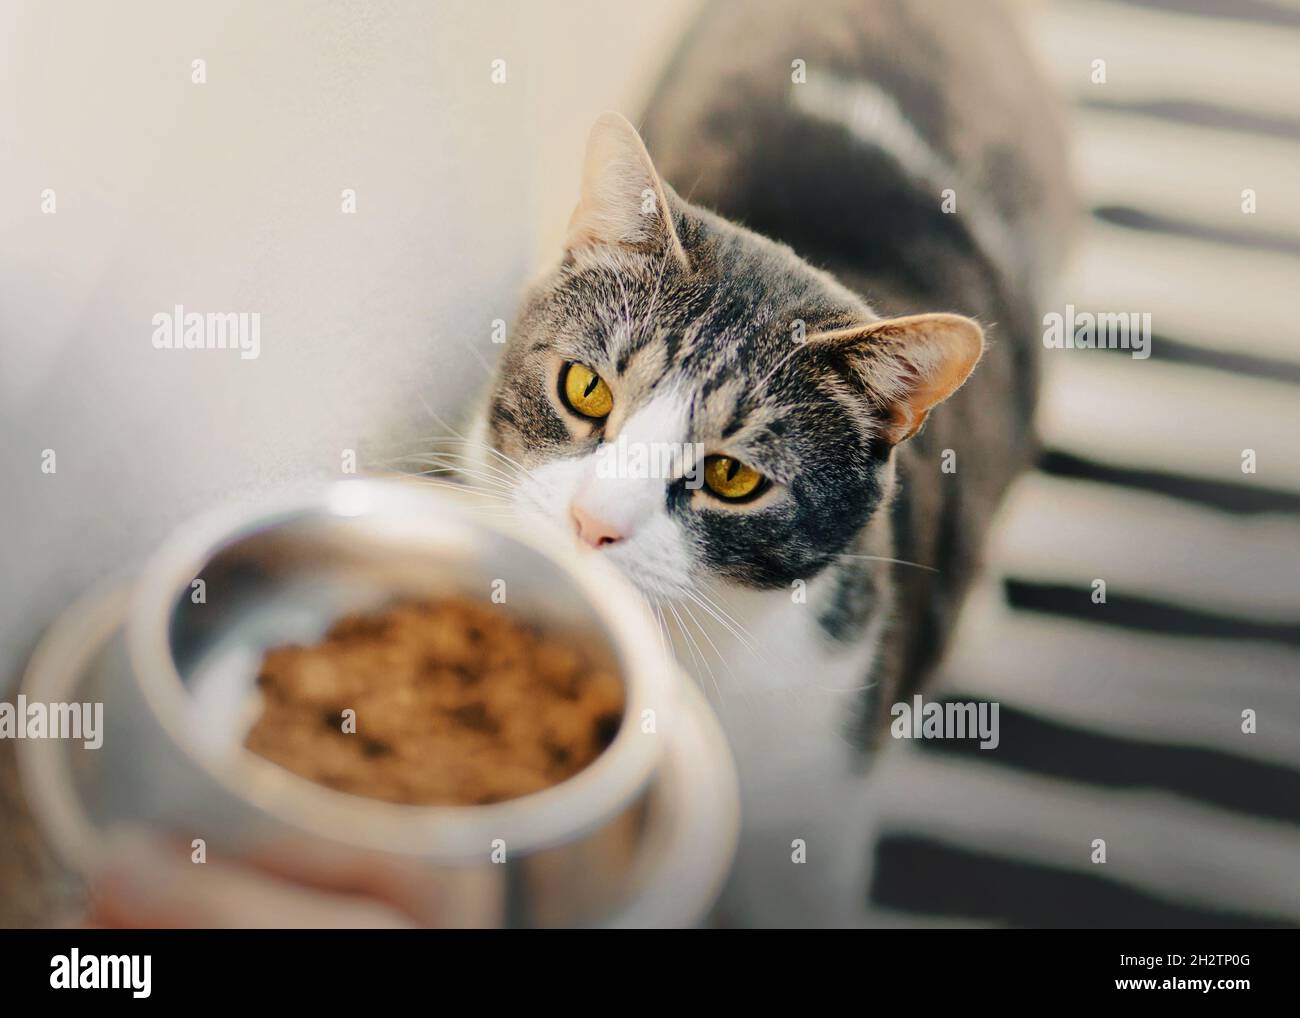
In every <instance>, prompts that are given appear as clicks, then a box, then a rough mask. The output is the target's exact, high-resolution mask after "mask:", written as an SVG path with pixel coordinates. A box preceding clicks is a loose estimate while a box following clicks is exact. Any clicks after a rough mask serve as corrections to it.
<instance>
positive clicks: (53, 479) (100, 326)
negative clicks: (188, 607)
mask: <svg viewBox="0 0 1300 1018" xmlns="http://www.w3.org/2000/svg"><path fill="white" fill-rule="evenodd" d="M694 2H695V0H672V2H668V3H661V4H654V5H651V4H644V3H638V2H631V0H618V2H609V0H606V2H595V0H583V2H562V0H551V2H547V3H528V2H500V0H497V2H476V3H473V2H464V3H437V4H434V3H416V2H412V3H373V2H372V3H362V2H339V3H328V4H326V3H309V2H305V0H279V2H275V3H253V2H244V3H238V2H225V3H222V2H204V3H199V2H183V3H182V2H165V0H151V2H133V3H130V4H111V5H110V4H101V3H94V2H90V0H84V2H50V0H19V2H16V3H6V4H5V5H3V7H0V146H2V149H0V152H2V154H0V490H2V491H3V495H2V496H0V549H2V550H0V554H2V556H3V561H2V563H0V564H2V566H3V578H2V581H0V583H2V586H0V688H3V686H4V684H5V682H6V680H8V681H12V680H13V679H14V678H16V674H17V670H18V668H19V667H20V666H21V664H22V662H23V660H24V659H25V657H26V655H27V654H28V653H29V652H30V650H31V648H32V646H33V645H34V642H35V640H36V638H37V636H38V635H39V632H40V630H41V629H42V628H43V627H44V626H45V625H46V624H47V623H48V622H49V621H51V620H52V618H53V616H54V615H55V614H56V613H57V611H58V610H59V609H60V608H61V607H63V606H64V605H65V604H66V603H67V602H68V601H69V600H70V599H71V598H72V597H73V596H75V594H76V593H77V592H78V591H79V590H81V589H82V588H83V587H85V586H86V585H88V584H89V583H91V582H93V581H94V580H96V579H97V578H99V577H100V576H102V575H104V574H106V573H108V572H110V571H112V570H115V569H119V568H123V567H126V568H129V567H130V566H131V565H132V564H135V563H138V562H139V561H140V560H141V559H142V557H143V556H144V555H146V554H147V553H148V551H149V550H150V549H151V548H152V547H154V546H155V545H156V544H157V543H158V541H159V540H160V539H161V538H162V536H163V535H164V534H165V533H166V532H167V530H168V529H169V528H170V527H171V526H172V525H174V524H175V523H176V522H178V521H180V520H182V519H184V518H185V517H187V516H189V515H191V514H193V513H194V512H195V511H198V510H201V509H203V508H205V507H207V506H209V505H211V504H213V503H214V502H217V501H222V500H228V499H256V498H257V497H259V495H261V494H263V493H265V492H266V491H268V490H271V489H273V488H276V487H279V486H282V485H285V484H288V483H292V482H293V481H295V480H300V479H303V478H310V477H325V476H330V475H334V474H337V473H338V472H339V469H340V462H341V454H342V450H343V449H345V448H360V449H361V450H363V458H364V455H365V454H364V450H365V449H366V448H367V447H370V448H376V447H382V446H391V445H393V444H396V445H398V446H401V445H406V446H410V445H413V444H414V442H415V439H416V438H417V437H418V436H419V435H421V434H427V433H431V432H433V431H435V430H437V426H436V425H435V424H434V423H433V421H432V420H431V419H430V418H429V416H428V414H427V412H426V411H425V409H424V404H425V403H427V404H428V405H430V406H432V407H434V408H435V409H436V410H437V412H438V413H439V414H442V415H443V416H448V417H450V416H453V415H454V414H456V413H457V412H458V411H459V410H460V409H461V407H462V406H463V404H464V402H465V400H466V399H467V398H468V396H469V395H470V394H472V393H473V392H474V391H475V389H476V388H477V387H478V386H479V385H481V383H482V381H483V379H484V377H485V368H484V366H483V362H484V361H486V360H489V359H490V358H491V356H492V351H493V347H492V345H491V343H490V342H489V339H488V337H489V329H490V323H491V321H492V320H493V319H494V318H506V319H509V318H510V316H511V311H512V309H513V304H514V300H515V298H516V296H517V293H518V290H519V288H520V286H521V284H522V282H523V281H524V279H525V277H526V276H527V274H528V273H529V272H530V271H531V270H532V269H533V268H534V267H535V263H536V260H537V258H538V257H539V256H542V255H543V254H545V255H546V256H548V257H549V255H550V253H551V251H552V248H553V245H554V243H555V242H556V240H557V239H558V235H559V233H560V230H561V228H562V225H563V222H564V218H565V217H566V216H567V213H568V209H569V207H570V206H571V204H572V202H573V199H574V197H575V190H574V189H575V187H576V180H577V170H578V165H579V159H580V154H581V146H582V140H583V137H584V135H585V132H586V128H587V127H588V125H589V124H590V122H591V120H592V119H593V117H594V116H595V114H596V113H598V112H599V111H600V110H602V109H606V108H610V107H614V108H622V109H624V110H626V111H627V112H629V113H635V111H636V109H637V108H638V106H639V102H640V100H641V98H642V97H643V96H644V94H645V91H646V89H647V87H648V85H649V83H650V81H651V80H652V78H653V74H654V72H655V70H656V69H657V67H658V65H659V62H660V60H661V59H662V58H663V56H664V55H665V54H666V52H667V51H668V49H669V48H670V47H671V45H672V41H673V39H674V38H675V36H676V34H677V32H678V31H680V28H681V26H682V23H683V19H684V18H685V17H686V16H687V15H688V13H689V10H690V9H691V8H692V7H693V6H694ZM497 58H501V59H504V60H505V61H506V73H507V81H506V83H505V84H504V85H495V84H493V83H492V82H491V80H490V71H491V66H490V65H491V61H492V60H494V59H497ZM195 59H203V60H205V61H206V72H207V83H206V84H202V85H199V84H194V83H192V81H191V61H193V60H195ZM47 188H48V189H53V190H54V192H55V195H56V201H57V212H55V213H54V214H45V213H43V212H42V208H41V199H42V192H43V191H44V190H45V189H47ZM344 188H353V189H355V191H356V192H357V214H355V215H345V214H343V213H342V212H341V210H340V202H341V192H342V190H343V189H344ZM178 303H179V304H183V305H184V306H185V307H186V308H187V309H189V310H195V311H203V312H208V311H250V312H251V311H256V312H260V314H261V355H260V357H258V358H257V359H256V360H243V359H241V358H240V357H239V356H238V354H237V353H235V352H233V351H220V350H202V351H198V350H183V351H169V350H156V349H154V347H153V345H152V342H151V337H152V333H153V324H152V316H153V315H154V314H155V313H156V312H160V311H167V310H170V309H171V308H172V306H173V305H174V304H178ZM46 449H52V450H54V452H55V454H56V457H57V459H56V465H57V472H56V473H54V474H43V473H42V472H41V463H42V453H43V450H46Z"/></svg>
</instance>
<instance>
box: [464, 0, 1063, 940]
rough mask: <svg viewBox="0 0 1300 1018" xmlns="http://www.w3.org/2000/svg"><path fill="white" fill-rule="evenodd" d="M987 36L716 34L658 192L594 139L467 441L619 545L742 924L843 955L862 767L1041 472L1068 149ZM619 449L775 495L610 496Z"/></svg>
mask: <svg viewBox="0 0 1300 1018" xmlns="http://www.w3.org/2000/svg"><path fill="white" fill-rule="evenodd" d="M972 6H974V5H969V4H964V3H958V2H954V3H927V4H925V5H917V4H904V3H901V2H876V3H870V2H864V0H830V2H825V3H819V4H816V5H802V6H797V5H789V4H781V3H776V2H767V0H763V2H757V3H756V2H740V0H725V2H720V3H715V4H712V5H710V6H709V7H708V8H707V9H706V11H705V13H704V14H703V15H702V17H701V19H700V21H699V23H698V24H697V25H696V26H695V27H694V29H693V30H692V31H691V32H690V34H689V36H688V43H687V45H686V47H685V48H684V49H683V50H682V52H681V53H680V54H679V55H678V57H677V58H676V59H675V60H674V62H673V64H672V65H671V67H670V68H669V69H668V71H667V73H666V74H665V76H664V78H663V81H662V83H661V84H660V86H659V88H658V90H657V92H656V94H655V96H654V98H653V99H652V101H651V103H650V105H649V109H648V113H647V116H646V118H645V120H644V125H643V127H644V131H645V137H646V139H647V142H648V145H649V150H650V152H651V154H652V155H653V156H654V159H655V161H656V165H657V167H658V171H659V172H658V174H656V173H655V169H654V167H652V166H651V165H650V163H649V162H648V160H647V159H646V156H645V149H643V148H641V143H640V141H639V140H638V139H637V138H636V135H635V133H634V132H632V130H631V128H630V127H629V126H627V125H625V124H623V123H622V122H620V121H619V120H618V119H617V118H605V119H603V120H602V121H601V123H600V124H598V125H597V128H596V129H595V131H594V132H593V137H592V143H591V148H590V150H589V153H588V159H587V165H586V170H585V176H584V185H583V196H582V200H581V202H580V204H579V207H578V210H577V212H575V216H574V221H573V224H572V226H571V230H570V235H569V238H568V242H567V244H566V252H565V255H564V258H563V260H562V262H561V263H560V264H559V265H558V267H557V268H556V269H555V271H554V272H553V273H552V274H550V275H549V276H547V277H546V278H545V279H543V280H542V281H541V282H540V283H539V284H537V285H536V286H535V287H534V289H533V290H532V291H531V292H530V293H529V294H528V296H527V297H526V299H525V302H524V304H523V308H522V310H521V313H520V315H519V319H518V321H517V323H516V325H515V328H514V330H513V332H512V334H511V338H510V341H509V343H508V345H507V347H506V350H505V351H504V355H503V357H502V360H501V362H500V365H499V367H498V371H497V374H496V378H495V381H494V385H493V389H492V392H491V396H490V399H489V401H488V403H487V406H486V409H485V414H484V417H483V420H482V421H481V422H480V423H479V428H480V434H481V435H483V436H484V437H485V438H486V440H487V441H488V442H489V443H490V444H491V445H492V446H494V447H495V448H496V449H498V450H499V451H500V452H502V453H503V454H504V455H506V456H508V457H510V458H511V459H512V460H514V461H517V463H519V464H520V465H522V466H523V467H524V468H525V469H526V470H527V474H526V475H521V477H520V479H519V484H518V488H517V490H516V499H517V501H518V503H519V504H520V506H522V507H523V508H525V509H526V510H529V511H533V512H534V513H535V514H536V515H537V516H538V517H539V518H542V519H545V520H548V521H549V522H551V523H553V524H554V525H555V526H556V529H557V534H558V535H561V536H560V537H558V538H557V539H565V540H567V539H569V537H570V536H571V533H572V522H571V513H572V512H573V507H575V506H579V505H581V506H582V507H584V509H585V510H589V511H592V512H599V513H600V514H603V515H604V516H606V517H608V518H609V519H611V520H613V521H615V523H616V525H617V528H618V532H619V533H626V534H627V539H626V540H621V541H619V542H618V543H617V544H614V545H612V546H610V547H608V548H602V549H601V550H599V551H597V552H594V553H595V554H602V555H605V556H607V557H609V558H611V559H612V560H613V561H614V562H615V563H616V564H618V565H619V566H620V567H622V568H623V570H624V571H625V572H626V574H627V575H628V576H629V577H630V578H631V579H632V580H633V581H634V582H636V583H638V584H639V585H640V586H641V588H642V589H643V590H644V591H645V592H646V594H647V598H648V599H649V601H650V602H651V604H652V606H653V607H654V608H655V610H657V611H658V612H659V613H660V615H661V618H663V619H664V620H665V623H666V624H667V625H668V627H669V629H670V630H671V631H672V632H673V636H674V638H675V643H676V645H677V647H678V649H679V652H680V654H681V656H682V660H683V662H684V663H685V664H686V665H687V666H688V667H690V668H691V669H692V670H693V671H694V672H695V674H696V678H697V679H698V680H699V681H700V682H701V683H702V684H704V685H705V686H706V688H707V689H709V691H710V693H711V694H712V695H713V696H714V699H715V703H716V705H717V706H718V709H719V712H720V714H721V716H722V717H723V720H724V724H725V725H726V727H727V730H728V735H729V737H730V739H731V742H732V745H733V748H734V750H735V752H736V755H737V758H738V763H739V768H740V771H741V780H742V788H743V794H744V803H743V809H744V816H745V831H746V833H745V839H744V845H743V846H742V853H741V860H740V865H739V867H738V871H737V878H736V887H735V890H736V891H737V893H736V894H735V895H734V896H733V899H732V900H733V901H734V902H740V903H742V904H740V905H736V906H733V916H734V918H736V919H737V920H738V921H748V922H811V923H842V922H851V921H853V918H852V913H853V907H854V904H855V896H856V895H858V894H859V893H860V888H857V887H855V886H854V883H853V882H854V880H855V879H856V878H857V876H858V873H859V863H860V860H859V859H858V857H857V855H856V854H855V853H856V851H858V850H860V848H861V842H860V841H859V840H858V838H859V834H860V832H857V831H855V829H854V817H855V815H857V811H856V810H855V807H854V801H855V796H856V795H857V788H856V783H855V780H854V777H853V772H854V763H855V752H854V747H858V748H861V747H862V746H865V745H867V744H869V742H870V740H871V736H872V734H873V732H874V731H876V730H878V727H879V725H878V722H879V720H880V718H881V716H882V714H883V711H882V709H881V707H882V704H888V703H891V702H893V701H894V700H895V699H897V698H898V697H899V696H900V695H901V694H902V693H903V692H904V691H906V690H908V689H910V688H911V687H912V686H913V685H915V684H916V683H917V682H919V681H920V679H921V678H923V676H924V674H925V673H926V671H927V670H928V669H929V668H930V667H931V666H932V665H933V663H934V662H935V661H936V659H937V657H938V655H939V654H940V653H941V651H942V648H943V643H944V637H945V634H946V633H947V631H948V630H949V628H950V626H951V624H952V619H953V615H954V612H955V610H956V608H957V606H958V604H959V602H960V598H961V595H962V593H963V592H964V590H965V589H966V587H967V585H968V584H969V582H970V580H971V578H972V576H973V573H974V570H975V568H976V559H977V552H978V548H979V544H980V540H981V537H982V535H983V533H984V530H985V527H986V524H987V522H988V520H989V518H990V516H991V515H992V513H993V512H994V510H995V508H996V505H997V502H998V499H999V497H1000V495H1001V493H1002V492H1003V490H1004V489H1005V488H1006V486H1007V484H1008V483H1009V481H1010V479H1011V477H1012V476H1013V475H1014V473H1015V472H1016V471H1017V470H1018V469H1019V468H1020V467H1021V465H1022V464H1023V463H1024V462H1025V461H1026V459H1027V457H1028V455H1029V453H1030V452H1031V450H1032V437H1031V428H1030V418H1031V414H1032V410H1033V404H1034V392H1035V370H1034V350H1035V348H1036V346H1037V343H1038V334H1037V328H1036V322H1037V318H1038V311H1037V301H1038V300H1039V299H1040V298H1041V292H1042V288H1043V287H1044V286H1045V285H1046V284H1047V283H1048V281H1050V278H1051V275H1052V272H1053V271H1054V269H1055V267H1056V265H1057V263H1058V262H1059V251H1060V247H1061V244H1062V241H1063V234H1064V232H1065V229H1066V224H1067V213H1066V210H1067V209H1068V200H1067V198H1066V194H1067V192H1066V188H1065V176H1066V174H1065V165H1064V157H1063V146H1062V144H1061V133H1060V129H1059V127H1058V125H1057V123H1056V122H1055V120H1054V115H1053V107H1052V104H1051V103H1050V101H1048V100H1047V99H1045V98H1044V97H1043V87H1042V85H1041V84H1040V83H1039V82H1038V80H1037V78H1036V77H1034V75H1033V71H1032V68H1031V66H1030V64H1029V61H1028V59H1027V58H1026V57H1025V55H1024V53H1023V52H1022V50H1021V48H1020V45H1019V42H1018V39H1017V37H1016V34H1015V32H1014V29H1013V28H1012V26H1011V24H1010V22H1009V21H1008V20H1007V19H1006V18H1005V17H1004V16H1003V15H1002V13H1001V12H1000V9H999V8H997V7H995V6H993V5H991V4H980V5H977V6H978V8H979V9H978V11H975V12H972V10H971V8H972ZM794 79H801V80H794ZM674 188H676V189H677V190H674ZM948 189H950V190H951V192H952V193H951V196H948V199H949V200H948V203H949V206H951V202H952V200H954V199H955V202H956V211H955V212H951V211H945V210H944V200H945V197H946V196H945V193H944V192H945V191H946V190H948ZM687 199H689V200H687ZM707 210H712V211H707ZM739 224H744V225H743V226H742V225H739ZM787 245H788V246H787ZM935 312H945V313H950V314H933V313H935ZM959 315H960V316H964V317H957V316H959ZM971 319H973V320H974V321H975V322H978V323H980V325H981V326H982V328H983V332H984V334H985V336H986V337H987V338H986V341H981V339H980V328H979V327H977V326H976V325H975V324H974V323H973V322H972V321H971ZM981 351H982V352H983V359H982V362H981V363H980V364H979V366H978V368H976V369H975V371H974V374H973V375H972V377H971V380H970V382H969V384H966V385H965V386H964V387H960V388H958V387H959V386H961V384H962V382H963V380H964V379H965V378H966V376H967V373H969V372H970V370H971V368H972V367H974V365H975V360H976V359H977V358H978V357H979V356H980V353H981ZM568 362H579V363H581V364H584V365H587V366H589V367H590V368H592V369H593V370H595V371H596V372H597V373H599V374H600V375H601V376H602V377H604V378H605V379H606V380H607V381H608V382H609V384H610V387H611V389H613V391H614V394H615V395H614V402H615V409H614V410H613V411H612V412H611V413H610V415H609V418H608V419H607V420H606V421H604V422H601V423H599V424H591V423H590V422H587V421H583V420H581V419H576V418H575V416H574V415H573V414H570V413H566V409H565V406H564V404H563V400H562V399H561V398H559V396H558V394H557V377H558V373H559V372H560V371H561V370H562V369H563V365H564V364H565V363H568ZM950 395H951V398H950V399H948V400H947V403H946V404H945V405H943V406H941V407H939V408H938V409H937V411H936V412H935V413H934V414H933V415H932V416H930V418H929V420H928V423H926V421H927V416H926V415H927V413H928V411H929V410H930V408H931V407H932V406H933V405H934V404H936V403H938V402H940V401H942V400H943V399H945V398H946V397H948V396H950ZM922 424H925V425H926V426H925V427H924V430H920V429H921V425H922ZM615 436H623V437H628V436H633V437H634V438H635V440H637V441H647V442H655V441H658V442H667V443H700V444H701V445H702V446H704V447H706V448H707V449H708V450H709V451H710V452H725V453H726V454H728V455H732V456H735V457H737V458H740V459H743V460H744V461H746V462H748V463H750V464H751V465H753V466H754V467H755V468H757V469H759V470H760V471H761V472H762V473H764V474H765V475H766V476H768V477H769V478H770V479H771V480H772V482H774V483H773V484H772V486H771V487H770V488H769V489H767V491H765V493H764V494H763V495H762V496H761V497H760V498H758V499H757V500H755V501H754V502H752V503H747V504H744V505H735V506H733V505H724V504H719V503H717V502H716V500H711V499H710V498H709V496H708V494H707V492H700V491H696V490H692V489H691V488H689V487H688V486H687V485H685V484H684V483H683V480H684V479H683V478H670V479H663V478H659V479H655V478H650V479H645V478H637V479H630V478H620V479H608V478H604V479H602V478H599V477H598V476H597V471H596V470H595V467H594V464H595V460H596V455H597V450H598V449H599V448H600V447H601V445H602V443H604V442H607V441H610V440H612V439H613V438H614V437H615ZM945 463H946V464H948V466H949V468H950V469H951V467H952V466H954V465H955V472H945V470H944V469H943V467H944V465H945ZM900 562H903V563H912V564H910V565H903V564H899V563H900ZM795 842H803V843H805V844H806V846H807V850H808V852H809V853H810V854H811V855H813V857H814V858H815V859H819V860H820V865H818V866H814V867H810V868H809V870H808V872H809V874H810V876H809V878H808V879H807V880H802V879H800V880H795V881H791V880H790V879H789V877H788V874H789V872H790V869H789V868H790V858H791V851H792V844H794V843H795ZM810 861H811V860H810ZM813 874H815V875H813ZM778 885H779V886H778ZM742 910H743V914H742Z"/></svg>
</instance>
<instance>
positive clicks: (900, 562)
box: [836, 551, 939, 573]
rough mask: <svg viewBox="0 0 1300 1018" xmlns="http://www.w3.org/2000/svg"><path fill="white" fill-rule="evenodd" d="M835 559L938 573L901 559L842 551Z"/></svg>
mask: <svg viewBox="0 0 1300 1018" xmlns="http://www.w3.org/2000/svg"><path fill="white" fill-rule="evenodd" d="M836 557H837V558H852V559H861V560H862V561H863V562H890V563H892V564H894V565H896V566H911V567H912V568H914V569H924V570H926V571H927V572H931V573H937V572H938V571H939V570H938V569H936V568H935V567H934V566H927V565H925V564H924V563H921V562H909V561H907V559H901V558H886V557H885V556H884V555H855V554H851V553H849V552H845V551H842V552H840V553H839V555H837V556H836Z"/></svg>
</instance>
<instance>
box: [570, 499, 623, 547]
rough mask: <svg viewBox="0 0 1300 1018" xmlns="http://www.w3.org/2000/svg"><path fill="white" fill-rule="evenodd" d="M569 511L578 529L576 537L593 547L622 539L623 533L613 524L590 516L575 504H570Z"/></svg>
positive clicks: (575, 527)
mask: <svg viewBox="0 0 1300 1018" xmlns="http://www.w3.org/2000/svg"><path fill="white" fill-rule="evenodd" d="M569 511H570V512H571V513H572V514H573V526H574V529H576V530H577V531H578V538H579V539H580V540H582V541H585V542H586V543H587V544H589V545H591V546H592V547H593V548H601V547H604V546H605V545H607V544H614V543H615V542H617V541H621V540H623V535H622V534H620V533H619V532H618V530H617V529H616V528H615V527H614V526H613V524H610V523H606V522H605V521H604V520H602V519H599V518H598V517H595V516H592V515H591V513H589V512H587V511H586V510H585V509H582V508H580V507H578V506H576V505H575V506H570V507H569Z"/></svg>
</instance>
